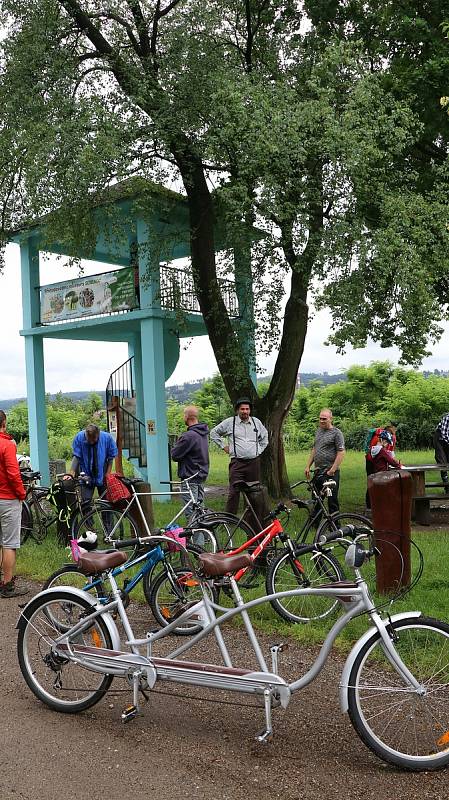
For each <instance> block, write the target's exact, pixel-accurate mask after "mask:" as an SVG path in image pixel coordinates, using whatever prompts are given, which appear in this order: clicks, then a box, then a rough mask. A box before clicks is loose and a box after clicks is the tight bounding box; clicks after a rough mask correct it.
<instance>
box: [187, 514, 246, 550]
mask: <svg viewBox="0 0 449 800" xmlns="http://www.w3.org/2000/svg"><path fill="white" fill-rule="evenodd" d="M198 524H201V527H202V528H208V529H209V530H210V531H212V533H213V535H214V536H215V539H216V542H217V548H218V550H220V551H224V552H227V551H228V550H234V549H235V548H236V547H240V545H241V544H243V543H244V542H246V541H247V540H248V539H251V538H252V537H253V536H254V535H255V534H254V531H253V529H252V528H251V526H250V525H248V523H247V522H244V521H243V520H241V519H240V518H239V517H236V516H234V515H233V514H226V513H223V514H221V513H220V514H214V515H208V516H206V517H203V518H202V519H201V521H200V520H198Z"/></svg>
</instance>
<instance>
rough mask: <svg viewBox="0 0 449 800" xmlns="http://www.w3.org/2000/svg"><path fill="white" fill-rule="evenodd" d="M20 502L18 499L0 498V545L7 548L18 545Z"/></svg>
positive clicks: (16, 547) (20, 515)
mask: <svg viewBox="0 0 449 800" xmlns="http://www.w3.org/2000/svg"><path fill="white" fill-rule="evenodd" d="M21 522H22V503H21V501H20V500H0V545H1V547H5V548H6V549H7V550H18V549H19V547H20V526H21Z"/></svg>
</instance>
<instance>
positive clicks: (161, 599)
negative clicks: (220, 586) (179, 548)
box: [150, 567, 216, 636]
mask: <svg viewBox="0 0 449 800" xmlns="http://www.w3.org/2000/svg"><path fill="white" fill-rule="evenodd" d="M183 578H185V579H186V581H192V583H193V585H192V586H189V585H187V583H186V581H183V580H182V579H183ZM173 579H174V580H175V581H176V591H175V588H174V586H173ZM211 593H212V597H213V600H214V602H216V591H215V589H214V588H211ZM202 596H203V595H202V591H201V586H200V581H199V580H198V578H194V577H193V575H192V572H191V571H189V570H186V569H184V568H183V567H178V568H176V569H173V568H171V571H169V570H167V569H166V570H164V571H163V572H161V573H160V574H159V575H158V576H157V577H156V579H155V581H154V583H153V587H152V590H151V595H150V608H151V611H152V613H153V616H154V618H155V620H156V622H157V623H158V625H160V627H161V628H164V627H167V625H169V624H170V622H172V621H173V620H174V619H175V617H176V614H177V613H182V608H183V606H184V605H186V604H187V603H188V602H190V601H194V600H197V599H198V600H200V599H201V598H202ZM201 630H202V626H201V625H195V623H193V622H192V623H189V622H188V621H187V622H185V623H184V624H183V625H182V626H180V627H179V628H175V629H174V630H173V633H174V634H175V635H177V636H194V635H195V634H197V633H199V632H200V631H201Z"/></svg>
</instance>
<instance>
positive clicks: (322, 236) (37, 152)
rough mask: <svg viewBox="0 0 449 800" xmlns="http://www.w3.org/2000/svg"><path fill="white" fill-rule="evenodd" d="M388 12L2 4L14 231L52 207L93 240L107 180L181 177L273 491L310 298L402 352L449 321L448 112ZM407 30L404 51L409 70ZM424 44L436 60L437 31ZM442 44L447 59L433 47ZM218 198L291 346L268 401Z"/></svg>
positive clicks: (220, 354) (208, 302) (202, 297)
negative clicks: (237, 306) (263, 438)
mask: <svg viewBox="0 0 449 800" xmlns="http://www.w3.org/2000/svg"><path fill="white" fill-rule="evenodd" d="M425 5H426V4H425ZM427 5H430V4H427ZM427 5H426V7H427ZM442 6H444V4H442ZM391 7H392V5H391V4H390V3H379V4H377V5H376V14H377V16H378V17H379V20H380V21H381V23H382V26H383V27H380V28H379V29H380V33H379V35H377V34H376V36H375V37H374V39H373V38H370V36H369V30H367V31H366V32H365V29H364V27H363V26H364V17H365V16H366V17H367V18H368V19H369V21H372V19H373V15H372V14H366V13H365V4H362V3H360V4H358V3H355V4H352V3H351V4H347V3H339V2H334V0H332V2H327V1H326V0H324V2H323V1H322V0H319V2H318V1H317V2H316V3H314V2H310V3H308V4H307V8H308V10H309V14H310V22H311V25H310V26H308V25H303V26H302V27H301V22H302V21H303V15H302V13H301V12H300V9H299V5H298V4H296V3H294V2H292V0H227V2H224V1H223V0H207V1H205V0H201V1H200V0H171V2H170V0H166V2H165V4H163V3H162V2H161V1H160V0H155V2H151V1H150V0H114V1H113V2H111V3H109V4H108V5H107V7H105V6H104V5H103V4H102V3H101V2H99V0H14V2H13V0H4V2H3V9H4V11H3V13H4V22H5V25H6V30H7V35H6V37H5V39H4V40H3V57H2V61H1V70H2V73H1V83H0V109H1V111H0V114H1V120H2V122H1V124H0V140H1V141H0V144H1V147H2V152H3V154H4V155H3V161H2V163H3V168H2V170H3V171H2V175H1V176H0V177H1V180H0V186H1V187H2V189H1V192H2V208H3V214H2V221H3V228H4V229H5V230H6V229H7V228H8V226H9V225H11V224H15V223H16V222H18V221H20V220H23V219H24V218H26V217H27V216H32V215H37V214H39V215H40V214H42V213H44V212H47V211H55V210H56V209H59V210H58V212H57V213H56V214H54V216H53V219H52V226H53V230H51V228H50V230H49V236H51V235H53V234H54V235H57V236H59V237H61V236H62V237H66V238H67V239H72V240H73V239H75V240H76V243H77V244H78V245H80V244H82V245H83V246H84V248H85V250H86V249H87V250H88V248H89V246H91V245H92V242H93V241H94V237H95V231H94V230H93V229H92V225H89V220H90V219H91V217H90V214H89V198H92V196H93V193H94V191H95V190H96V191H97V192H98V191H99V190H101V189H102V188H104V187H105V186H106V185H108V184H110V182H111V181H113V180H116V179H121V178H123V177H126V176H128V175H130V174H134V173H135V172H137V173H138V174H141V175H150V176H152V177H156V178H158V179H159V180H161V179H162V180H163V179H164V178H167V177H170V178H173V177H174V178H177V179H179V180H180V181H181V182H182V185H183V187H184V191H185V194H186V197H187V201H188V208H189V219H190V246H191V259H192V274H193V278H194V282H195V289H196V293H197V295H198V299H199V303H200V307H201V311H202V313H203V317H204V320H205V323H206V327H207V331H208V334H209V338H210V341H211V344H212V347H213V349H214V353H215V356H216V359H217V363H218V366H219V369H220V373H221V375H222V377H223V381H224V384H225V386H226V389H227V392H228V395H229V396H230V397H231V399H232V400H235V399H236V397H237V395H239V394H248V395H249V396H250V397H251V398H252V400H253V403H254V405H255V412H256V414H257V415H258V416H260V417H261V418H262V419H263V420H264V422H265V424H266V425H267V427H268V429H269V433H270V445H269V448H267V451H266V456H265V470H266V475H267V476H268V479H269V486H270V490H271V491H272V493H273V494H278V493H280V491H281V490H285V487H286V485H287V476H286V473H285V462H284V457H283V445H282V435H281V434H282V426H283V423H284V420H285V418H286V416H287V414H288V410H289V408H290V406H291V403H292V401H293V397H294V390H295V382H296V376H297V371H298V367H299V364H300V360H301V357H302V352H303V349H304V342H305V337H306V332H307V322H308V303H309V300H310V296H311V295H313V294H317V295H318V300H319V302H320V303H321V304H325V303H329V304H330V305H331V308H332V310H333V314H334V330H333V331H332V332H330V340H331V341H333V342H334V343H336V344H337V346H338V347H339V348H343V347H344V345H345V343H346V342H352V343H353V344H355V345H357V346H358V345H362V344H365V342H366V340H367V337H368V336H373V337H375V338H377V339H378V340H379V341H380V342H381V343H382V344H383V345H390V344H393V343H396V344H398V345H399V346H400V347H401V349H402V352H403V356H404V359H405V360H407V361H409V362H417V361H419V360H420V359H421V358H422V355H423V353H424V352H425V350H426V342H427V337H428V335H429V334H430V336H431V337H433V338H436V337H438V335H439V332H440V331H439V327H438V324H437V323H438V321H439V320H441V319H442V318H443V317H444V316H445V315H447V295H445V294H444V286H445V285H446V284H445V281H447V254H448V231H447V226H446V213H447V212H446V199H445V197H444V191H445V189H446V186H447V180H446V172H447V160H446V145H445V142H446V141H447V137H446V138H445V139H442V140H441V141H438V143H436V144H435V141H434V139H435V126H434V129H432V123H431V118H432V115H433V114H436V113H437V112H436V110H435V109H433V107H432V106H431V104H429V103H428V102H427V101H426V97H425V90H424V89H423V90H422V92H420V102H415V99H414V98H415V97H416V92H415V93H414V92H413V91H412V83H413V81H412V80H410V81H408V78H407V76H408V75H409V73H410V71H413V69H414V66H413V63H412V55H411V54H412V51H413V46H414V44H415V39H416V36H415V34H416V31H415V30H412V31H409V34H407V25H406V18H407V11H408V8H407V9H405V11H403V9H402V6H401V7H400V10H399V11H398V12H397V13H396V14H392V12H391V10H390V9H391ZM441 11H444V9H442V8H441V7H440V6H439V8H438V9H437V10H435V11H434V14H433V17H435V20H433V19H432V26H433V25H434V24H436V23H437V22H438V17H439V14H440V13H441ZM352 14H353V15H354V19H353V18H352V16H351V15H352ZM401 14H402V17H401ZM389 16H391V17H392V18H393V21H395V20H397V23H398V24H396V23H395V24H389V22H388V20H389ZM442 19H443V17H442ZM440 21H441V20H440ZM379 24H380V23H379ZM398 25H399V29H400V32H401V35H402V40H401V44H402V41H405V44H406V45H407V46H408V51H409V53H410V57H409V59H408V61H407V60H405V61H404V63H403V64H402V66H401V63H400V62H399V61H398V60H397V59H396V57H395V51H394V49H393V45H392V41H393V37H394V35H395V34H396V33H397V31H398ZM432 26H431V27H432ZM354 29H357V31H358V35H353V34H352V33H351V32H352V31H353V30H354ZM429 30H430V28H429ZM432 30H433V27H432ZM376 31H377V29H376ZM365 33H366V35H365ZM440 34H441V32H440ZM407 37H408V38H407ZM414 37H415V38H414ZM385 42H387V43H389V47H386V46H385ZM426 47H427V50H426V53H427V54H429V53H430V54H431V55H432V54H433V51H432V43H431V40H430V38H429V37H428V36H426ZM435 52H436V53H437V56H438V58H441V59H442V62H441V63H442V65H444V66H445V67H446V68H447V64H448V61H447V56H446V55H443V54H441V53H440V50H439V41H438V42H437V44H436V50H435ZM444 59H446V60H444ZM413 74H414V75H415V76H416V75H417V71H416V70H415V71H414V72H413ZM407 81H408V82H407ZM415 88H416V87H415ZM441 94H444V92H441ZM440 113H441V116H442V117H444V118H445V124H447V118H446V115H445V114H444V113H443V111H441V112H440ZM438 122H440V121H438ZM441 125H443V123H441ZM441 130H442V128H441ZM424 134H425V135H424ZM432 135H433V139H432ZM423 137H424V139H425V143H426V144H427V142H428V140H429V137H430V139H431V140H432V141H431V144H432V147H431V148H430V154H429V152H428V151H427V150H425V152H424V154H423V156H422V158H423V162H424V163H425V168H424V166H423V168H422V169H419V168H417V166H416V162H415V161H411V154H413V153H415V152H416V151H417V150H418V149H419V147H418V145H419V144H420V143H421V140H423ZM423 141H424V140H423ZM432 153H433V155H431V154H432ZM213 187H215V190H214V191H213ZM217 210H218V211H219V213H220V215H221V216H222V217H223V218H224V220H225V222H226V226H227V230H228V233H229V235H230V236H231V238H232V239H233V244H234V250H235V251H236V253H237V256H238V271H237V274H236V279H237V281H238V282H239V283H240V288H241V289H242V290H243V291H245V290H246V291H247V290H248V287H249V286H250V284H251V283H252V284H253V286H254V289H255V302H256V307H257V309H258V328H257V336H258V344H259V347H260V348H262V349H263V348H266V349H269V348H270V347H273V346H276V345H278V348H279V352H278V357H277V361H276V365H275V368H274V371H273V376H272V378H271V381H270V385H269V388H268V391H267V392H266V393H265V395H264V396H263V397H262V398H259V397H258V395H257V392H256V387H254V386H253V384H252V382H251V379H250V373H249V368H248V363H247V353H248V343H247V333H248V331H247V329H245V328H244V327H241V328H240V329H239V328H238V327H237V328H236V327H235V326H234V325H233V323H232V321H231V320H230V318H229V316H228V314H227V312H226V308H225V304H224V302H223V299H222V296H221V294H220V290H219V284H218V281H217V275H218V264H217V260H216V258H215V247H214V233H213V232H214V219H215V215H216V213H217ZM254 222H257V224H258V225H259V226H260V227H261V228H262V229H263V230H264V232H265V236H264V238H263V239H262V240H261V241H260V242H258V244H256V245H254V247H253V250H252V259H251V258H250V254H249V252H248V249H249V242H248V234H247V233H245V230H247V228H248V225H250V224H253V223H254ZM242 223H243V224H244V225H246V229H245V228H242ZM287 277H288V278H289V284H290V289H289V295H288V299H287V304H286V307H285V313H284V314H283V316H282V318H281V316H280V303H281V297H282V293H283V286H284V279H286V278H287ZM445 298H446V299H445Z"/></svg>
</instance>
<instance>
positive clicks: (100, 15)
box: [89, 11, 142, 56]
mask: <svg viewBox="0 0 449 800" xmlns="http://www.w3.org/2000/svg"><path fill="white" fill-rule="evenodd" d="M89 19H109V20H112V21H113V22H117V23H118V24H119V25H121V26H122V28H124V29H125V31H126V33H127V34H128V39H129V40H130V42H131V44H132V46H133V48H134V50H135V51H136V53H137V55H138V56H141V55H142V53H141V50H140V44H139V42H138V41H137V39H136V37H135V36H134V31H133V29H132V27H131V25H130V24H129V22H128V21H127V20H126V19H125V18H124V17H121V16H120V14H115V13H114V12H113V11H98V12H97V13H95V14H89Z"/></svg>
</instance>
